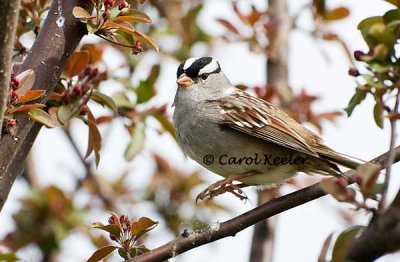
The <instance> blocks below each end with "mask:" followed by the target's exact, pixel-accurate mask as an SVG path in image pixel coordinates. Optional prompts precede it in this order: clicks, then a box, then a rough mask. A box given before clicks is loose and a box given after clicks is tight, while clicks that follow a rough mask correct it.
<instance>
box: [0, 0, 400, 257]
mask: <svg viewBox="0 0 400 262" xmlns="http://www.w3.org/2000/svg"><path fill="white" fill-rule="evenodd" d="M23 2H24V1H23ZM27 2H29V1H27ZM31 2H35V1H31ZM269 2H270V5H271V3H273V2H279V1H269ZM281 2H284V1H281ZM287 2H288V6H287V14H285V13H284V12H279V13H278V14H271V10H270V9H269V8H268V1H266V0H251V1H250V0H247V1H245V0H238V1H228V0H218V1H211V0H209V1H195V0H193V1H189V0H167V1H156V0H153V1H146V2H145V4H143V5H140V6H139V8H140V9H141V10H142V11H143V12H144V13H146V14H147V15H148V16H149V17H150V18H151V19H152V21H153V22H152V23H151V24H150V25H147V24H138V25H137V27H138V28H139V29H140V30H142V31H144V32H146V34H147V35H149V36H151V37H152V38H153V39H154V40H155V41H156V42H157V43H158V45H159V47H160V52H156V51H153V50H151V49H148V48H146V47H143V48H144V51H143V52H142V53H140V54H138V55H132V54H131V52H130V50H129V49H124V48H123V47H118V46H116V45H111V44H109V43H107V42H105V41H102V40H99V38H98V37H95V36H87V37H85V38H84V40H83V41H82V44H81V47H80V48H81V49H82V50H87V51H88V52H89V53H90V55H91V57H92V59H91V61H90V63H91V64H92V65H93V66H96V67H97V68H99V71H101V72H104V74H106V75H107V76H106V77H105V79H104V81H101V82H100V83H99V85H98V87H97V88H98V90H100V91H101V92H102V93H104V94H106V95H108V96H110V97H112V98H113V100H114V102H115V104H116V105H117V107H118V112H119V116H116V114H115V113H113V112H112V110H110V109H107V108H104V107H102V106H101V105H99V104H96V103H92V102H91V103H90V104H89V106H90V109H91V111H92V112H93V114H94V116H95V117H96V119H97V120H98V121H97V123H98V127H99V130H100V133H101V136H102V139H103V144H102V148H101V152H100V155H101V160H100V163H99V165H98V167H96V164H95V157H94V156H89V158H87V159H86V160H84V159H83V157H84V155H85V152H86V148H87V141H88V131H87V127H86V125H84V124H83V123H82V122H81V121H79V120H74V121H71V122H70V124H68V125H67V126H65V127H62V128H53V129H48V128H43V129H42V130H41V132H40V134H39V136H38V138H37V139H36V142H35V144H34V146H33V149H32V151H31V154H30V156H29V158H28V161H27V163H26V164H25V166H26V168H25V171H24V173H23V175H22V176H21V177H20V178H19V179H18V180H17V182H16V183H15V185H14V186H13V188H12V191H11V194H10V196H9V199H8V201H7V202H6V205H5V207H4V209H3V211H2V212H1V215H0V251H1V250H3V251H7V250H8V251H12V252H16V254H17V256H18V257H20V258H21V259H22V260H23V261H84V260H86V259H87V258H88V257H90V255H91V254H92V253H93V251H94V250H95V249H96V248H98V247H101V246H104V245H105V243H106V242H107V241H109V240H108V236H107V235H106V234H105V233H103V232H101V231H99V230H96V229H92V228H91V223H93V222H96V221H100V222H103V223H106V221H107V219H108V217H109V213H108V211H113V212H115V213H117V214H126V215H129V216H130V217H132V218H136V217H141V216H147V217H150V218H152V219H153V220H157V221H159V225H158V226H157V227H156V228H155V229H154V230H152V231H151V232H150V233H149V234H148V235H147V236H146V239H145V243H146V246H147V247H148V248H150V249H151V248H155V247H157V246H159V245H162V244H164V243H166V242H167V241H169V240H171V239H173V238H174V237H176V236H177V235H179V234H180V233H181V232H182V231H183V230H184V229H189V230H195V229H198V228H202V227H204V226H207V225H210V224H212V223H218V222H222V221H225V220H227V219H230V218H232V217H234V216H237V215H239V214H241V213H243V212H245V211H248V210H250V209H252V208H254V207H255V206H257V204H258V201H259V200H258V197H261V198H262V193H260V191H259V190H257V189H256V188H247V189H245V193H246V194H247V196H248V197H249V200H248V201H246V202H243V201H240V200H239V199H237V198H235V197H234V196H233V195H231V194H224V195H221V196H218V197H217V198H215V199H213V200H212V201H207V202H201V203H199V204H197V205H196V204H195V202H194V199H195V197H196V196H197V194H198V193H199V192H201V191H202V190H203V189H204V188H205V187H207V185H209V184H211V183H213V182H215V181H217V180H219V179H221V178H220V177H219V176H217V175H216V174H213V173H210V172H209V171H207V170H204V169H203V168H202V167H201V166H200V165H198V164H197V163H195V162H194V161H192V160H190V159H188V158H186V157H185V156H184V155H183V153H182V152H181V150H180V148H179V146H178V145H177V143H176V141H175V138H174V134H173V127H172V124H171V116H172V113H173V108H172V107H171V104H172V102H173V98H174V95H175V92H176V83H175V81H176V69H177V67H178V65H179V64H180V63H181V62H182V61H183V60H185V59H187V58H189V57H193V56H213V57H215V58H216V59H217V60H218V61H219V62H220V65H221V67H222V69H223V71H224V72H225V74H226V75H227V77H228V78H229V79H230V80H231V82H232V84H233V85H237V86H238V87H240V88H242V89H246V90H247V91H249V92H250V93H252V94H254V95H257V96H260V97H262V98H264V99H267V100H269V101H271V102H272V103H275V104H277V105H279V106H281V107H282V108H283V109H285V110H286V111H287V112H288V113H289V114H291V115H292V116H293V117H295V118H296V119H297V120H298V121H300V122H303V123H304V124H305V125H306V126H307V127H308V128H310V129H311V130H313V131H315V132H317V133H319V134H320V135H321V136H322V137H323V138H324V140H325V142H326V144H327V145H329V146H330V147H332V148H334V149H335V150H337V151H339V152H342V153H345V154H348V155H351V156H355V157H358V158H360V159H365V160H368V159H371V158H373V157H375V156H377V155H378V154H381V153H383V152H385V151H387V149H388V147H389V126H388V125H385V126H384V128H383V129H380V128H379V127H377V126H376V124H375V123H374V119H373V114H372V108H373V105H374V100H373V99H371V98H367V99H366V101H365V102H363V104H362V105H361V106H359V107H357V108H356V109H355V111H354V113H353V114H352V116H351V117H350V118H348V117H346V114H345V113H344V111H343V109H344V108H345V107H346V106H347V104H348V102H349V100H350V98H351V97H352V95H353V94H354V89H355V87H356V85H357V84H356V82H355V79H354V77H352V76H350V75H349V74H348V70H349V68H350V67H354V63H355V62H354V59H353V52H354V51H355V50H367V46H366V44H365V42H364V40H363V38H362V36H361V34H360V32H359V31H358V30H357V25H358V23H359V22H360V21H361V20H362V19H364V18H366V17H371V16H375V15H382V14H383V13H384V12H385V11H387V10H389V9H391V8H393V6H391V5H390V4H389V3H387V2H385V1H383V0H364V1H362V2H360V1H355V0H353V1H340V0H337V1H333V0H327V1H309V0H298V1H287ZM322 2H323V4H324V7H325V8H326V10H339V11H335V12H332V13H331V16H321V13H319V11H320V10H318V5H320V4H321V3H322ZM325 2H326V3H325ZM276 5H278V6H279V5H280V4H279V3H278V4H276ZM23 8H24V5H23ZM35 8H41V7H40V6H39V4H37V6H35ZM337 8H339V9H337ZM44 15H45V13H44V14H43V15H42V16H44ZM286 15H287V16H288V18H289V19H290V21H289V22H288V24H289V25H288V28H287V30H286V31H287V32H286V33H285V34H286V35H287V45H288V49H287V50H286V48H285V45H286V43H278V45H277V46H274V45H273V44H272V43H274V41H275V40H274V37H276V29H277V28H280V27H279V23H278V22H277V21H276V17H279V16H286ZM327 17H328V18H327ZM281 18H282V17H281ZM24 19H27V20H28V19H29V16H26V17H25V18H24ZM278 20H279V19H278ZM279 21H281V20H279ZM277 24H278V25H277ZM37 26H39V25H37ZM135 26H136V25H135ZM284 26H285V25H284ZM283 30H285V28H283ZM285 34H284V35H285ZM19 37H20V42H21V44H22V45H24V46H25V47H27V48H29V47H30V46H31V45H32V43H33V40H34V37H35V35H34V32H33V31H28V32H20V35H19ZM283 41H285V40H283ZM282 51H283V53H284V54H285V53H286V54H287V65H288V72H287V78H286V79H285V77H283V78H279V77H278V76H276V79H273V78H274V76H272V77H271V76H270V77H268V70H267V63H268V62H267V61H268V58H269V57H272V58H270V61H273V60H274V58H276V57H277V56H278V57H279V56H282V54H281V53H282ZM93 57H97V58H96V59H94V58H93ZM269 65H270V68H272V67H273V66H274V65H272V64H271V63H269ZM271 78H272V79H271ZM282 81H283V84H282ZM397 171H398V168H397V167H396V168H395V169H394V172H393V173H394V174H395V173H396V172H397ZM320 179H321V177H320V176H306V175H303V174H300V175H298V176H297V177H296V178H295V179H293V180H292V181H290V183H289V184H287V185H283V186H282V187H281V188H280V189H279V190H278V191H279V192H274V193H273V194H287V193H290V192H293V191H296V190H298V189H300V188H303V187H305V186H307V185H310V184H313V183H316V182H318V181H319V180H320ZM399 183H400V179H399V178H398V177H395V176H393V180H392V184H391V185H390V190H389V192H390V194H389V197H392V196H393V192H397V189H398V186H399ZM269 193H271V192H269ZM267 194H268V192H267ZM369 219H370V215H369V214H368V213H367V212H365V211H363V210H360V211H355V210H353V207H352V206H351V205H350V204H346V203H338V202H337V201H336V200H335V199H333V198H332V197H331V196H327V197H323V198H321V199H318V200H315V201H312V202H310V203H307V204H304V205H302V206H300V207H297V208H294V209H292V210H289V211H286V212H284V213H282V214H280V215H278V216H276V219H275V220H274V221H273V225H274V226H273V228H274V230H273V231H274V236H275V237H274V241H273V242H272V243H270V244H269V245H272V247H273V252H272V253H270V255H271V258H272V260H265V261H276V262H284V261H316V260H317V258H318V256H319V253H320V251H321V248H322V245H323V243H324V241H325V239H326V238H327V237H328V236H329V235H330V234H331V233H336V234H337V233H340V232H341V231H343V230H344V229H346V228H348V227H350V226H352V225H356V224H358V225H359V224H361V225H362V224H366V223H367V222H368V221H369ZM271 222H272V221H271ZM252 236H253V229H252V228H251V229H246V230H244V231H243V232H241V233H239V234H237V235H236V236H235V237H231V238H226V239H222V240H220V241H217V242H215V243H212V244H209V245H206V246H202V247H199V248H196V249H194V250H191V251H189V252H187V253H185V254H183V255H180V256H179V257H177V258H174V259H171V261H194V262H195V261H204V260H205V259H207V260H208V261H224V260H229V261H232V262H236V261H237V262H241V261H249V257H250V250H251V246H252ZM399 257H400V255H396V254H392V255H387V256H385V257H382V258H381V259H380V260H379V261H386V262H387V261H398V259H399ZM120 260H121V258H119V257H118V255H117V254H114V255H112V256H110V257H109V258H108V261H120Z"/></svg>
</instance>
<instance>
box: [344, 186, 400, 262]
mask: <svg viewBox="0 0 400 262" xmlns="http://www.w3.org/2000/svg"><path fill="white" fill-rule="evenodd" d="M397 250H400V190H399V191H398V192H397V196H396V197H395V199H394V200H393V202H392V204H391V205H390V207H389V208H388V209H387V210H386V211H384V212H383V213H381V212H377V213H376V214H375V215H374V217H373V218H372V219H371V221H370V224H369V225H368V227H367V228H366V229H365V230H364V231H362V233H361V235H360V236H359V237H356V238H355V239H354V241H353V243H352V245H351V247H350V250H349V252H348V255H347V259H349V260H350V261H365V262H369V261H375V260H376V259H377V258H379V257H381V256H383V255H385V254H387V253H392V252H395V251H397Z"/></svg>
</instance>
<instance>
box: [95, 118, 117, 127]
mask: <svg viewBox="0 0 400 262" xmlns="http://www.w3.org/2000/svg"><path fill="white" fill-rule="evenodd" d="M113 120H114V118H113V117H112V116H100V117H98V118H96V125H101V124H105V123H109V122H111V121H113Z"/></svg>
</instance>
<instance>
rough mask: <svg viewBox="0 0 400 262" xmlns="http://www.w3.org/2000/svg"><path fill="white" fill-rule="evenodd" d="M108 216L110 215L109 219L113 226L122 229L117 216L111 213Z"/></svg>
mask: <svg viewBox="0 0 400 262" xmlns="http://www.w3.org/2000/svg"><path fill="white" fill-rule="evenodd" d="M110 214H111V217H110V219H111V220H112V221H113V224H114V225H117V227H119V228H122V226H121V222H120V221H119V218H118V216H117V214H115V213H113V212H110Z"/></svg>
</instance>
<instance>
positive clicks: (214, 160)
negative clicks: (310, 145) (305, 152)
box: [203, 153, 308, 166]
mask: <svg viewBox="0 0 400 262" xmlns="http://www.w3.org/2000/svg"><path fill="white" fill-rule="evenodd" d="M307 159H308V157H304V156H299V155H294V154H293V153H289V154H287V155H282V156H277V155H272V154H267V153H265V154H261V153H254V154H253V155H249V156H236V155H229V154H221V155H218V156H214V155H211V154H208V155H205V156H204V157H203V163H204V164H206V165H212V164H219V165H238V166H240V165H269V166H279V165H304V164H305V162H306V160H307Z"/></svg>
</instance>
